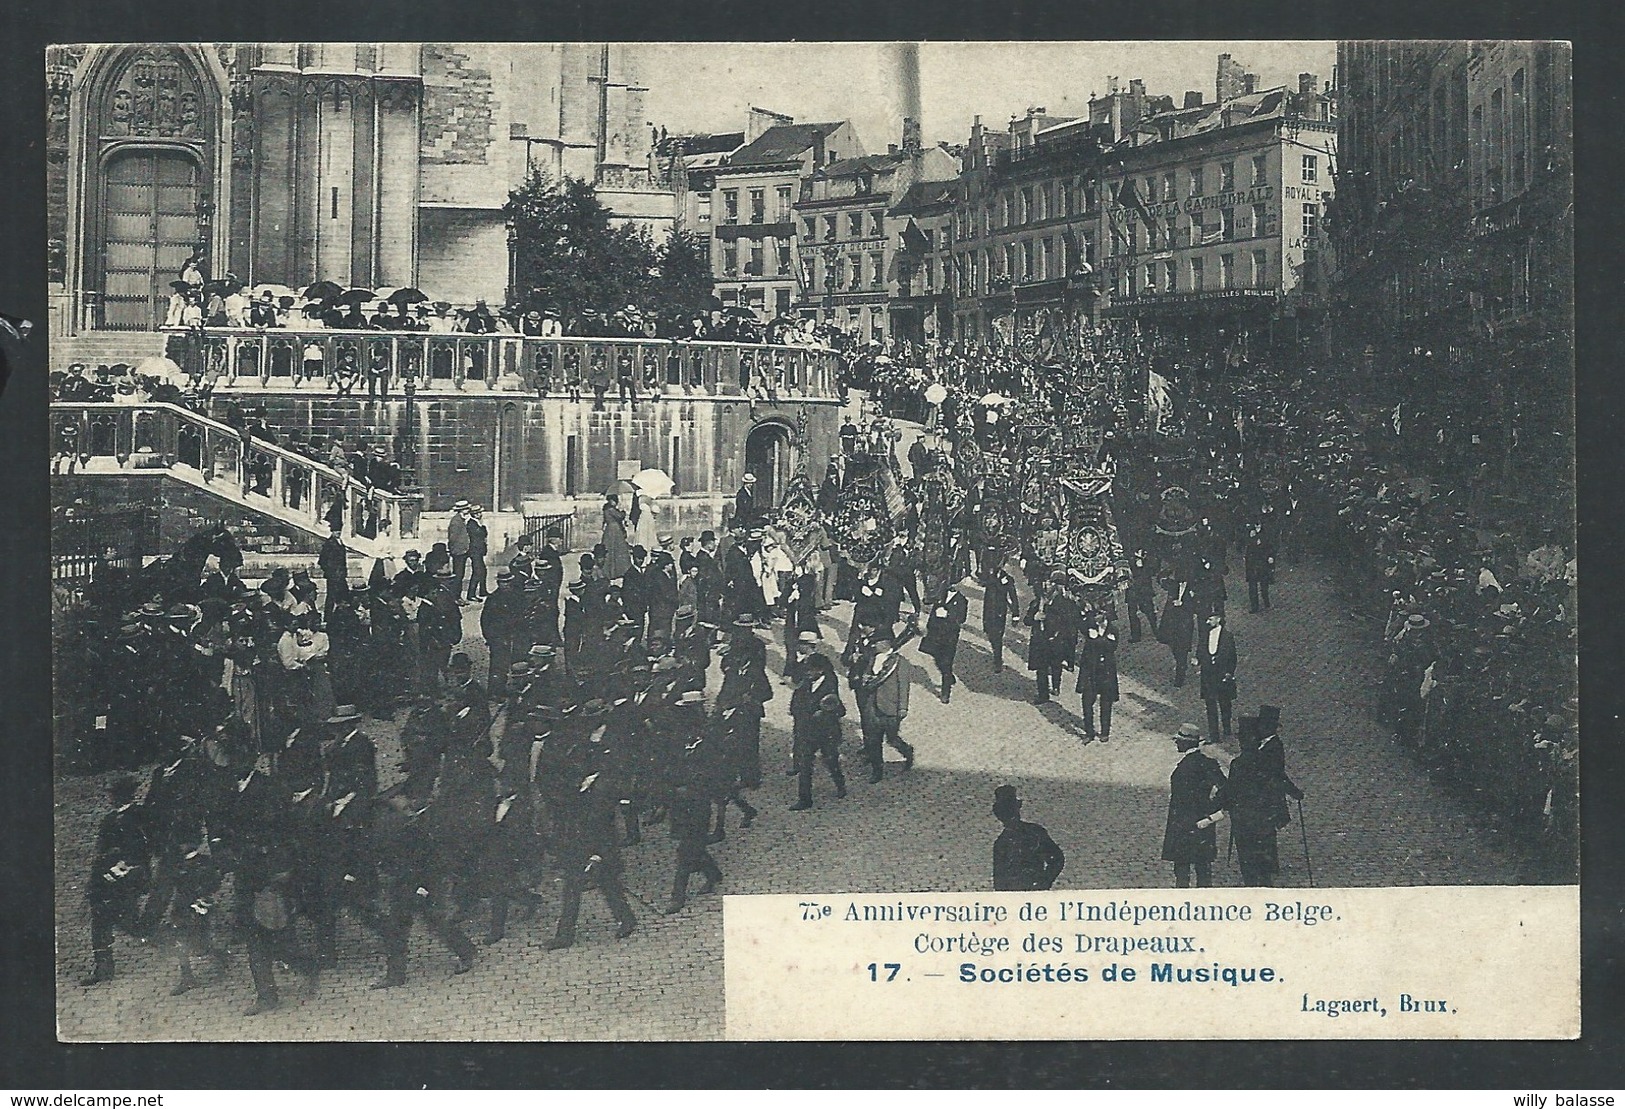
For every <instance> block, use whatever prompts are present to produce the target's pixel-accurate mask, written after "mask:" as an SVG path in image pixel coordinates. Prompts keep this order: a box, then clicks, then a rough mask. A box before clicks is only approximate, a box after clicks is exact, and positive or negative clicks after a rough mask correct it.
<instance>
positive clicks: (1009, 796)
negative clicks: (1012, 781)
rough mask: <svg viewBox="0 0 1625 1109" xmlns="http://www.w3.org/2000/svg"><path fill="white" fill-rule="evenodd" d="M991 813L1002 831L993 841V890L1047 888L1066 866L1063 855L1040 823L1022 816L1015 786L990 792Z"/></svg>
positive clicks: (1052, 885)
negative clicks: (991, 795)
mask: <svg viewBox="0 0 1625 1109" xmlns="http://www.w3.org/2000/svg"><path fill="white" fill-rule="evenodd" d="M993 815H994V816H995V817H996V818H997V819H998V821H999V823H1001V824H1003V825H1004V830H1003V831H1002V832H1000V833H999V838H998V839H996V840H994V841H993V888H994V889H995V890H1047V889H1052V888H1054V886H1055V880H1056V879H1057V878H1059V877H1060V876H1061V871H1062V870H1063V869H1065V867H1066V855H1065V853H1064V852H1062V850H1061V849H1060V848H1059V847H1058V846H1056V843H1055V841H1054V840H1053V839H1051V838H1050V834H1049V832H1048V831H1046V830H1045V828H1044V826H1043V825H1042V824H1034V823H1032V822H1031V821H1027V820H1023V819H1021V797H1020V796H1019V795H1018V794H1017V793H1016V787H1015V786H1011V785H1003V786H1000V787H999V788H998V789H996V790H994V791H993Z"/></svg>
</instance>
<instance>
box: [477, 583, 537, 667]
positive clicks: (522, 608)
mask: <svg viewBox="0 0 1625 1109" xmlns="http://www.w3.org/2000/svg"><path fill="white" fill-rule="evenodd" d="M528 607H529V602H528V601H527V600H526V599H525V594H524V592H523V590H522V589H521V588H520V586H519V584H518V581H517V579H516V578H515V577H514V573H513V571H512V570H508V569H503V570H498V571H497V587H496V590H495V591H494V592H493V593H492V594H491V595H490V596H489V597H487V598H486V599H485V607H484V608H482V609H480V633H481V634H482V635H484V636H485V645H486V646H487V647H488V648H490V651H491V668H490V672H489V675H490V686H491V696H493V697H506V696H507V695H508V668H509V667H510V666H512V665H513V652H514V640H515V638H517V636H518V634H519V629H520V627H521V623H522V621H523V618H524V615H525V612H526V610H527V609H528ZM521 646H522V647H523V648H524V649H527V650H528V649H529V647H530V644H529V643H525V644H522V645H521Z"/></svg>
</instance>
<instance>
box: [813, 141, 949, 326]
mask: <svg viewBox="0 0 1625 1109" xmlns="http://www.w3.org/2000/svg"><path fill="white" fill-rule="evenodd" d="M958 169H959V164H958V160H957V159H956V158H955V157H954V155H952V154H951V153H949V152H948V151H947V150H945V149H943V148H941V147H934V148H932V149H929V150H927V149H923V148H922V147H921V146H920V142H919V131H918V128H917V127H916V126H915V125H914V123H913V121H912V120H905V121H904V143H903V145H902V147H897V146H893V147H892V148H891V149H890V150H889V151H888V153H885V154H870V155H865V156H862V157H856V158H847V159H844V160H840V161H836V162H833V163H831V164H829V165H827V166H825V167H824V168H822V169H820V170H818V171H817V172H816V173H814V174H813V175H812V177H811V179H810V180H809V181H808V183H807V187H806V189H805V190H804V193H803V196H802V198H801V200H800V202H799V203H797V204H796V206H795V216H796V219H797V221H798V224H797V234H798V236H799V241H798V246H799V248H800V255H801V257H800V264H801V278H802V285H803V288H805V289H806V290H808V292H809V294H810V295H809V299H808V300H807V301H805V302H803V304H802V306H801V307H802V310H803V312H805V313H807V314H816V315H817V317H818V319H820V320H822V321H824V322H826V323H832V324H834V325H835V326H837V327H840V328H842V329H844V330H847V331H849V332H851V333H853V334H855V335H857V336H858V337H859V338H860V339H863V340H870V339H878V338H884V337H885V336H887V335H889V334H890V331H889V330H888V328H889V323H890V317H889V314H888V306H889V305H890V303H891V302H892V300H893V299H894V298H895V297H896V295H897V293H898V282H897V255H898V250H899V246H900V238H901V231H902V228H903V227H904V226H906V225H907V222H908V221H907V219H904V218H899V217H893V216H892V215H891V212H890V210H891V208H892V206H893V205H894V204H896V203H897V202H899V201H901V200H902V199H903V197H904V196H905V195H906V194H907V193H908V191H909V189H910V188H911V187H912V186H913V185H915V184H916V183H918V182H922V181H952V180H953V179H954V178H955V177H956V176H957V174H958Z"/></svg>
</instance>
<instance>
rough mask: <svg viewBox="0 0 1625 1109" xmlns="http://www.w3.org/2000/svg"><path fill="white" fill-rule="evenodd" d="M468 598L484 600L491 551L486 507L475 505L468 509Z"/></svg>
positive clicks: (466, 525) (466, 527)
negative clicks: (486, 559)
mask: <svg viewBox="0 0 1625 1109" xmlns="http://www.w3.org/2000/svg"><path fill="white" fill-rule="evenodd" d="M464 527H465V529H466V530H467V532H468V599H469V600H470V601H483V600H484V599H485V595H486V589H485V556H486V553H487V552H488V551H489V549H490V548H489V539H490V534H491V533H490V531H489V529H487V528H486V526H485V517H484V509H482V508H481V507H480V506H479V505H477V504H476V505H473V506H471V507H470V508H469V510H468V522H467V523H466V524H465V525H464Z"/></svg>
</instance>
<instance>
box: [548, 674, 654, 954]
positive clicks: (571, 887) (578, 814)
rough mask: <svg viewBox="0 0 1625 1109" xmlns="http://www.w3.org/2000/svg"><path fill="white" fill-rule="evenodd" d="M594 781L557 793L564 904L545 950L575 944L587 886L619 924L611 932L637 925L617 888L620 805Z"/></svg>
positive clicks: (629, 930) (595, 777)
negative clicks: (617, 815) (594, 890)
mask: <svg viewBox="0 0 1625 1109" xmlns="http://www.w3.org/2000/svg"><path fill="white" fill-rule="evenodd" d="M594 708H598V709H599V710H602V708H603V705H602V702H599V703H598V705H597V706H594V705H591V704H588V705H586V706H583V711H588V710H591V709H594ZM598 780H599V776H598V774H596V773H594V774H589V775H587V776H586V777H585V778H584V779H583V780H582V782H581V784H580V786H579V787H578V788H577V789H576V790H575V791H574V792H571V793H562V794H561V795H560V796H559V798H558V799H557V803H558V816H557V818H556V819H557V820H558V822H559V841H560V842H559V846H558V861H559V865H560V866H561V867H562V868H563V869H564V875H565V877H564V902H563V905H562V907H561V908H560V911H559V925H558V929H557V931H555V932H554V934H553V939H552V942H550V943H549V944H548V945H547V947H548V950H550V951H556V950H558V949H559V948H563V947H569V946H571V945H572V944H574V943H575V938H576V920H577V918H579V916H580V915H581V895H582V894H583V893H585V892H586V890H587V887H588V886H589V885H596V886H597V887H598V889H599V891H600V892H601V893H603V895H604V900H605V902H607V903H608V905H609V908H610V912H612V913H613V914H614V915H615V920H616V922H617V923H618V924H619V927H618V928H617V929H616V932H615V935H616V936H617V937H618V938H620V939H625V938H626V937H627V936H630V935H631V934H632V931H633V929H635V928H636V927H637V926H638V918H637V917H636V916H634V915H633V913H632V906H631V905H630V904H629V903H628V902H627V899H626V888H625V887H624V886H622V885H621V871H622V869H623V863H622V860H621V837H620V835H619V833H618V832H617V831H616V828H615V810H616V809H617V808H618V807H619V805H618V802H617V800H616V799H615V798H614V797H611V796H609V794H608V793H607V792H605V791H603V790H599V789H595V788H594V786H595V785H596V784H597V782H598Z"/></svg>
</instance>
